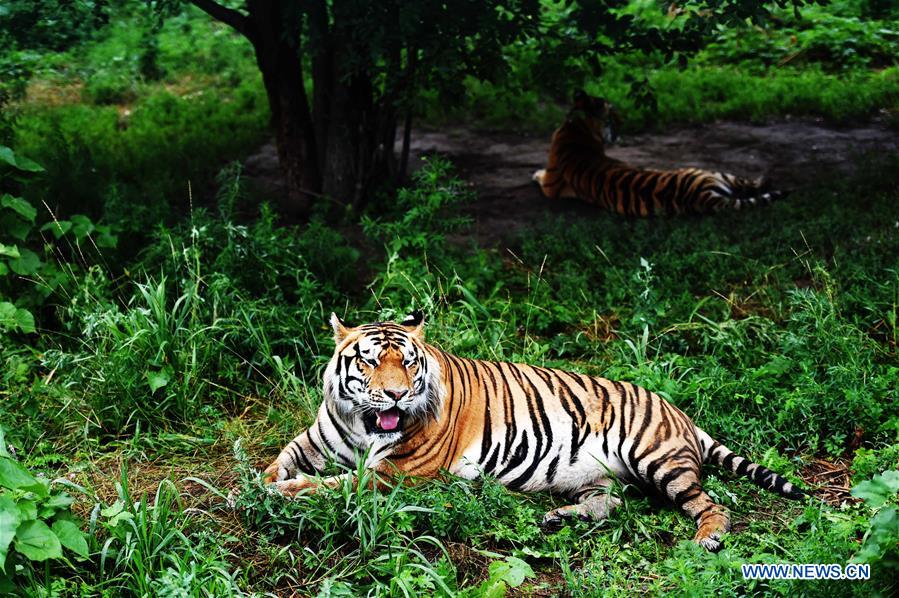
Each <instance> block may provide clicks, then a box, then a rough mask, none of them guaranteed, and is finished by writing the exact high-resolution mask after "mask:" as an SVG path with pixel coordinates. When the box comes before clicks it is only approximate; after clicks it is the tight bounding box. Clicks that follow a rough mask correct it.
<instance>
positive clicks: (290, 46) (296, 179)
mask: <svg viewBox="0 0 899 598" xmlns="http://www.w3.org/2000/svg"><path fill="white" fill-rule="evenodd" d="M247 5H248V6H247V7H248V9H249V18H250V20H251V22H252V27H253V33H254V35H253V36H252V37H251V38H250V41H252V43H253V47H254V49H255V51H256V63H257V64H258V65H259V70H260V71H261V72H262V81H263V84H264V85H265V91H266V95H267V96H268V103H269V108H270V110H271V119H272V127H273V128H274V131H275V142H276V144H277V146H278V160H279V162H280V164H281V170H282V171H283V172H284V178H285V180H286V183H287V192H288V197H287V206H286V208H287V210H288V211H289V212H291V213H293V214H295V215H304V214H307V213H308V211H309V208H310V206H311V203H312V201H313V199H314V198H316V197H318V196H319V195H320V194H321V192H322V176H321V170H320V169H319V156H318V148H317V147H316V135H315V129H314V126H313V121H312V115H311V114H310V112H309V100H308V98H307V95H306V88H305V85H304V81H303V63H302V60H301V59H300V50H301V48H300V36H299V35H295V36H294V35H287V34H286V32H285V31H284V23H285V21H286V19H285V12H284V9H285V6H284V3H283V2H280V1H276V0H251V1H249V2H248V3H247Z"/></svg>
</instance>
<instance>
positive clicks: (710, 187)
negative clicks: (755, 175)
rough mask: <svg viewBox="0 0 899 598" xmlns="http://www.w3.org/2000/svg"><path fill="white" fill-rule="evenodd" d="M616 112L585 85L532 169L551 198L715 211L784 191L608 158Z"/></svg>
mask: <svg viewBox="0 0 899 598" xmlns="http://www.w3.org/2000/svg"><path fill="white" fill-rule="evenodd" d="M617 121H618V113H617V111H616V110H615V109H614V107H613V106H612V104H610V103H609V102H607V101H606V100H604V99H603V98H598V97H594V96H591V95H588V94H587V93H586V92H585V91H583V90H578V91H576V92H575V94H574V104H573V107H572V109H571V111H570V112H569V113H568V116H567V118H566V120H565V122H564V123H563V124H562V126H561V127H559V128H558V129H556V131H555V133H553V136H552V141H551V143H550V149H549V160H548V163H547V165H546V168H543V169H540V170H537V171H536V172H534V174H533V177H532V179H533V181H534V182H536V183H537V184H538V185H539V187H540V190H541V191H542V193H543V195H544V196H545V197H546V198H548V199H558V198H560V197H561V198H572V199H574V198H576V199H581V200H583V201H585V202H587V203H590V204H596V205H597V206H599V207H602V208H604V209H606V210H609V211H612V212H616V213H618V214H621V215H623V216H653V215H655V214H665V215H670V216H674V215H680V214H711V213H714V212H718V211H721V210H726V209H734V210H739V209H741V208H744V207H748V206H754V205H757V204H767V203H770V202H772V201H774V200H776V199H780V198H782V197H784V196H785V195H786V192H784V191H775V190H771V191H767V190H766V189H765V188H766V187H767V185H766V183H765V181H764V180H763V179H761V178H759V179H755V180H750V179H746V178H741V177H738V176H735V175H732V174H728V173H724V172H712V171H709V170H703V169H700V168H678V169H676V170H653V169H643V168H637V167H635V166H630V165H628V164H626V163H624V162H622V161H620V160H616V159H614V158H610V157H608V156H607V155H606V153H605V145H606V143H612V142H613V141H614V139H615V137H614V129H615V125H616V123H617Z"/></svg>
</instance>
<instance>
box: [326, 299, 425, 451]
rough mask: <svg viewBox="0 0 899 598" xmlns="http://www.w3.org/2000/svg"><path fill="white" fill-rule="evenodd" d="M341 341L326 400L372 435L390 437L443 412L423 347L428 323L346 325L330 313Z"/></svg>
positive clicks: (412, 320)
mask: <svg viewBox="0 0 899 598" xmlns="http://www.w3.org/2000/svg"><path fill="white" fill-rule="evenodd" d="M331 325H332V327H333V328H334V338H335V341H336V343H337V347H336V348H335V352H334V357H333V358H332V359H331V362H330V363H329V364H328V367H327V369H326V370H325V400H326V401H331V404H332V405H334V406H335V407H336V408H337V410H338V412H339V413H341V414H342V415H343V416H345V417H346V418H347V419H348V420H350V421H351V422H352V424H355V425H361V426H362V430H361V432H362V433H364V434H365V435H368V436H369V437H378V438H384V437H387V439H390V437H395V435H401V434H402V433H403V432H404V430H405V429H406V428H407V427H408V426H409V425H410V424H412V423H414V422H417V421H419V422H420V421H423V420H425V419H427V418H428V417H429V416H436V414H437V413H439V410H440V405H439V399H438V398H437V397H438V393H437V392H436V384H435V383H434V382H433V375H432V374H433V372H434V370H436V367H432V365H433V364H431V363H430V362H429V357H428V354H427V352H426V351H425V350H424V338H423V328H424V321H423V318H422V317H421V315H420V314H413V315H412V316H410V317H409V318H407V319H406V320H405V321H403V322H402V323H401V324H395V323H393V322H377V323H375V324H366V325H364V326H359V327H356V328H352V327H348V326H346V325H345V324H344V323H343V322H341V321H340V318H338V317H337V315H336V314H332V315H331Z"/></svg>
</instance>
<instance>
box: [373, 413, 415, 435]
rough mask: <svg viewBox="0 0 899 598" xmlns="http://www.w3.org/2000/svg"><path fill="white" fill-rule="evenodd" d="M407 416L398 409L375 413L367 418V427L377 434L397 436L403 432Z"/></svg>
mask: <svg viewBox="0 0 899 598" xmlns="http://www.w3.org/2000/svg"><path fill="white" fill-rule="evenodd" d="M404 423H405V415H404V414H403V412H402V411H401V410H400V409H399V408H397V407H391V408H390V409H385V410H384V411H374V412H371V413H369V414H368V415H367V416H366V417H365V427H366V428H368V431H369V432H373V433H375V434H396V433H397V432H402V431H403V424H404Z"/></svg>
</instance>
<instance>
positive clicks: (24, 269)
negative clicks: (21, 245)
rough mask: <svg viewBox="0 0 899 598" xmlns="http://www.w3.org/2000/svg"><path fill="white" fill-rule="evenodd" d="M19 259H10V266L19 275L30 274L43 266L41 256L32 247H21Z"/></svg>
mask: <svg viewBox="0 0 899 598" xmlns="http://www.w3.org/2000/svg"><path fill="white" fill-rule="evenodd" d="M19 254H20V256H19V257H18V258H17V259H13V260H9V267H10V268H12V271H13V272H15V273H16V274H18V275H19V276H30V275H31V274H34V273H35V272H37V271H38V270H39V269H40V267H41V258H39V257H38V255H37V254H36V253H35V252H33V251H31V250H30V249H20V250H19Z"/></svg>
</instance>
